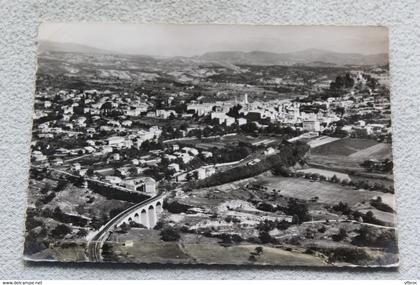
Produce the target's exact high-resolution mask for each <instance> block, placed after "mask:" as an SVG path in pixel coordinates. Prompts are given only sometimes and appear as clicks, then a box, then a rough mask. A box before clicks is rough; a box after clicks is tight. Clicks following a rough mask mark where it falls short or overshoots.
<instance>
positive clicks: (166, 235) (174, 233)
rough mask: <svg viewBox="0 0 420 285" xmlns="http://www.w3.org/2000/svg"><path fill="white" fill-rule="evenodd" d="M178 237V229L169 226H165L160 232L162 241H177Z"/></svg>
mask: <svg viewBox="0 0 420 285" xmlns="http://www.w3.org/2000/svg"><path fill="white" fill-rule="evenodd" d="M180 237H181V236H180V235H179V231H178V229H176V228H174V227H171V226H165V227H164V228H163V229H162V230H161V232H160V238H161V240H163V241H177V240H179V238H180Z"/></svg>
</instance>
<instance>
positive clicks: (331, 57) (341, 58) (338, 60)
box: [195, 49, 388, 66]
mask: <svg viewBox="0 0 420 285" xmlns="http://www.w3.org/2000/svg"><path fill="white" fill-rule="evenodd" d="M195 58H199V59H202V60H210V61H224V62H229V63H233V64H251V65H296V64H302V65H325V66H331V65H333V66H334V65H338V66H342V65H384V64H387V63H388V54H386V53H381V54H374V55H363V54H358V53H338V52H331V51H325V50H319V49H307V50H302V51H297V52H289V53H273V52H265V51H251V52H240V51H220V52H208V53H205V54H203V55H201V56H198V57H195Z"/></svg>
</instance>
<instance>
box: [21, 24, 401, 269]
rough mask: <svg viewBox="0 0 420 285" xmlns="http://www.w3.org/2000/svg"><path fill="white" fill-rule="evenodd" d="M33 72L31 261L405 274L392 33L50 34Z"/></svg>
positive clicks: (330, 29) (45, 28)
mask: <svg viewBox="0 0 420 285" xmlns="http://www.w3.org/2000/svg"><path fill="white" fill-rule="evenodd" d="M37 60H38V67H37V71H36V75H35V83H34V84H35V87H34V99H33V100H34V102H33V103H34V109H33V126H32V140H31V157H30V164H31V166H30V171H29V185H28V202H27V213H26V232H25V244H24V258H25V260H28V261H60V262H114V263H164V264H231V265H248V266H249V265H259V266H262V265H272V266H273V265H276V266H315V267H343V266H353V267H354V266H363V267H397V266H398V263H399V258H398V243H397V232H396V224H395V222H396V212H395V209H396V207H395V197H394V182H393V160H392V125H391V107H390V105H391V104H390V101H391V95H390V80H389V63H388V30H387V29H386V28H384V27H376V26H253V25H175V24H166V25H165V24H122V23H43V24H41V25H40V28H39V34H38V54H37ZM393 95H394V94H393ZM393 95H392V96H393Z"/></svg>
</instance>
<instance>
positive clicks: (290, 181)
mask: <svg viewBox="0 0 420 285" xmlns="http://www.w3.org/2000/svg"><path fill="white" fill-rule="evenodd" d="M262 181H263V182H264V184H265V186H266V187H268V191H271V190H272V189H277V190H280V194H281V195H284V196H287V197H293V198H298V199H303V200H308V199H310V198H311V197H319V200H318V201H319V202H321V203H327V204H337V203H339V202H340V201H341V202H343V203H347V204H348V205H349V206H353V205H355V204H357V203H361V202H366V201H369V200H370V199H372V198H373V197H376V196H381V197H382V198H383V200H384V202H385V203H386V202H387V201H392V200H393V199H394V198H393V195H392V194H389V193H382V192H377V191H368V190H363V189H360V190H354V189H353V188H352V187H347V186H341V185H339V184H336V183H329V182H318V181H314V182H312V181H310V180H307V179H303V178H292V177H264V178H262Z"/></svg>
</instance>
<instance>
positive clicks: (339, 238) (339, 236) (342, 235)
mask: <svg viewBox="0 0 420 285" xmlns="http://www.w3.org/2000/svg"><path fill="white" fill-rule="evenodd" d="M346 237H347V232H346V230H345V229H344V228H340V229H339V231H338V233H337V234H335V235H332V239H333V241H342V240H343V239H345V238H346Z"/></svg>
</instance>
